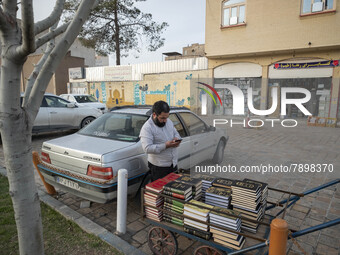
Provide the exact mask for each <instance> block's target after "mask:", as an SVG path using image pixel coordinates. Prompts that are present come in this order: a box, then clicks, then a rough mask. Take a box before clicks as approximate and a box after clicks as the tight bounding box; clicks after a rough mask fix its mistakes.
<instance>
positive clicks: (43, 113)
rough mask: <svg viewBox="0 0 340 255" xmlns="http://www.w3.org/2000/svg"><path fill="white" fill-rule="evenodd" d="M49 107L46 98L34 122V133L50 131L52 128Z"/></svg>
mask: <svg viewBox="0 0 340 255" xmlns="http://www.w3.org/2000/svg"><path fill="white" fill-rule="evenodd" d="M47 108H48V105H47V103H46V99H45V97H44V98H43V100H42V102H41V105H40V108H39V112H38V114H37V117H36V118H35V120H34V124H33V132H39V131H42V130H48V129H49V127H50V118H49V113H48V110H47Z"/></svg>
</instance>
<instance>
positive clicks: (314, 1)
mask: <svg viewBox="0 0 340 255" xmlns="http://www.w3.org/2000/svg"><path fill="white" fill-rule="evenodd" d="M331 10H335V6H334V0H302V6H301V14H310V13H318V12H323V11H331Z"/></svg>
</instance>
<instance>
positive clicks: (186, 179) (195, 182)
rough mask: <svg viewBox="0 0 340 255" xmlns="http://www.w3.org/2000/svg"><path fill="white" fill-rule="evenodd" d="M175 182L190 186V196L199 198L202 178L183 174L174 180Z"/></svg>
mask: <svg viewBox="0 0 340 255" xmlns="http://www.w3.org/2000/svg"><path fill="white" fill-rule="evenodd" d="M175 181H176V182H181V183H186V184H189V185H191V186H192V197H193V199H195V200H199V199H200V198H201V194H202V180H200V179H198V178H191V177H190V176H188V175H183V176H181V177H179V178H177V179H176V180H175Z"/></svg>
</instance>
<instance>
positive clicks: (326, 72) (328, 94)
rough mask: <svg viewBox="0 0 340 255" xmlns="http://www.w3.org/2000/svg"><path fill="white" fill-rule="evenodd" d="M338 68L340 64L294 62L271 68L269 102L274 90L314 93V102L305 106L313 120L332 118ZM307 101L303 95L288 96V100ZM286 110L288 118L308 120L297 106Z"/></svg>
mask: <svg viewBox="0 0 340 255" xmlns="http://www.w3.org/2000/svg"><path fill="white" fill-rule="evenodd" d="M334 64H337V62H335V63H334V62H333V61H326V60H323V59H299V60H296V59H293V60H285V61H282V62H278V63H274V64H272V65H270V66H269V75H268V76H269V77H268V78H269V79H268V88H269V102H270V97H271V95H270V91H271V88H272V87H275V86H276V87H279V88H282V87H296V88H305V89H307V90H308V91H309V92H310V93H311V99H310V100H309V102H307V103H305V104H304V107H305V108H306V109H307V110H308V111H309V112H310V113H311V114H312V115H313V116H316V117H323V118H327V117H330V110H331V100H332V76H333V69H334ZM279 96H280V95H279ZM303 97H305V95H304V94H301V93H289V94H288V95H287V98H290V99H294V98H303ZM279 101H280V99H279ZM286 107H287V109H286V112H287V115H286V117H288V118H300V117H307V116H305V115H304V114H303V113H302V112H301V111H300V109H298V108H297V107H296V106H295V105H287V106H286Z"/></svg>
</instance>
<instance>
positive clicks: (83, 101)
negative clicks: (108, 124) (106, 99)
mask: <svg viewBox="0 0 340 255" xmlns="http://www.w3.org/2000/svg"><path fill="white" fill-rule="evenodd" d="M60 97H62V98H64V99H66V100H68V101H70V102H72V103H76V105H79V106H88V107H92V108H96V109H99V110H101V111H102V112H103V113H105V112H107V107H106V105H105V104H103V103H101V102H98V100H97V99H95V98H94V97H93V96H91V95H86V94H61V95H60Z"/></svg>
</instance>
